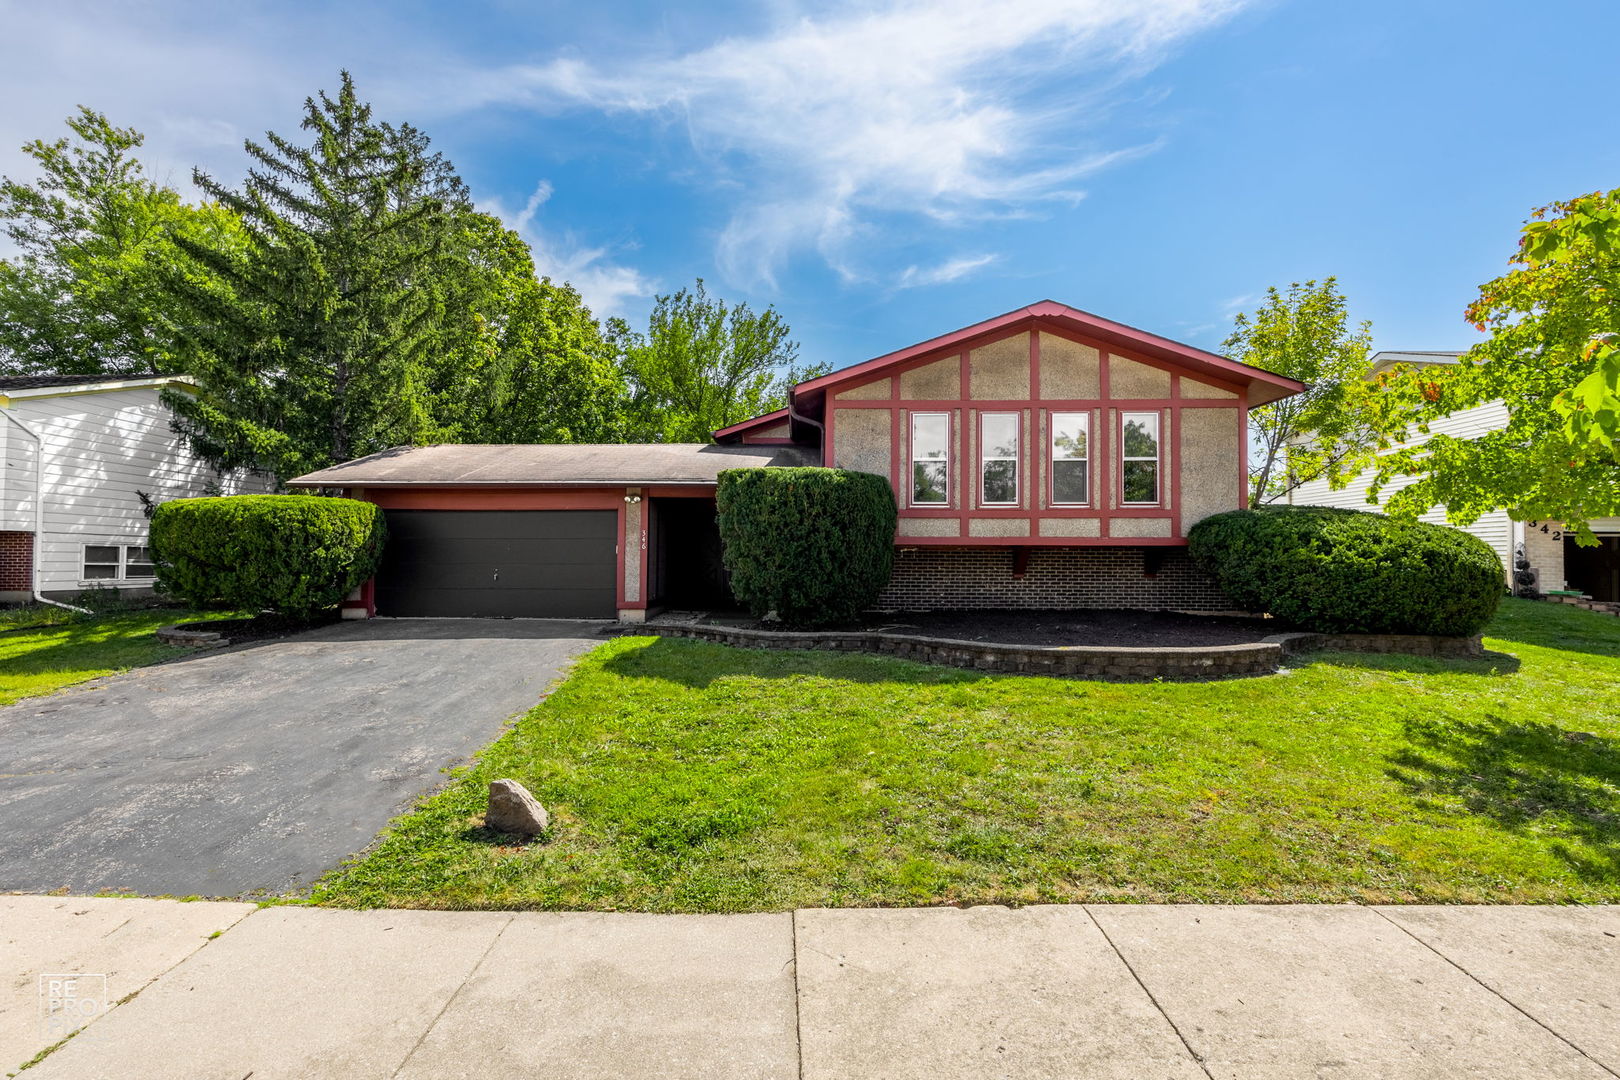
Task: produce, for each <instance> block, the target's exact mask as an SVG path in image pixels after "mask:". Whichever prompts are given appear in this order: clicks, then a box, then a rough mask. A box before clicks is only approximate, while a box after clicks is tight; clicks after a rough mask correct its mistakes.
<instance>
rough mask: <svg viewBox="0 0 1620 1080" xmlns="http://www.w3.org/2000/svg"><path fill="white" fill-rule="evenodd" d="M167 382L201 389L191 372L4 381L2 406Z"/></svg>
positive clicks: (0, 387)
mask: <svg viewBox="0 0 1620 1080" xmlns="http://www.w3.org/2000/svg"><path fill="white" fill-rule="evenodd" d="M166 386H181V387H185V388H187V389H189V390H196V389H197V382H196V380H195V379H193V378H192V377H191V376H189V375H141V376H138V377H135V378H125V377H112V378H109V377H107V376H102V375H86V376H85V377H84V378H82V379H79V380H78V381H76V382H59V383H55V384H54V385H46V386H19V387H15V388H10V389H8V388H6V387H5V385H4V383H3V382H0V407H3V406H6V405H9V404H11V402H13V401H21V400H28V399H31V398H46V397H69V396H72V395H75V394H110V393H113V392H114V391H118V390H146V389H158V390H161V389H163V388H164V387H166Z"/></svg>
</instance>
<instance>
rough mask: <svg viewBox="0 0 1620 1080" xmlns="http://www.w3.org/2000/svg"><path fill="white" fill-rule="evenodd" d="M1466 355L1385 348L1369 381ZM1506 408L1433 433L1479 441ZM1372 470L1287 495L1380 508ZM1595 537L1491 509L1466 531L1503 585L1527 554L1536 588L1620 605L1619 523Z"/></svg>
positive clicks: (1389, 490)
mask: <svg viewBox="0 0 1620 1080" xmlns="http://www.w3.org/2000/svg"><path fill="white" fill-rule="evenodd" d="M1460 355H1462V354H1461V353H1458V352H1399V351H1385V352H1379V353H1375V354H1374V355H1373V357H1372V364H1371V367H1370V368H1369V369H1368V376H1369V377H1372V376H1376V375H1379V374H1382V373H1384V372H1386V371H1389V370H1391V369H1392V368H1394V367H1396V366H1397V365H1401V366H1404V367H1419V368H1423V367H1437V366H1441V365H1446V364H1455V363H1456V362H1457V358H1458V357H1459V356H1460ZM1507 424H1508V407H1507V404H1506V403H1505V402H1502V401H1488V402H1486V403H1484V404H1483V405H1476V406H1474V407H1473V408H1469V409H1459V410H1457V411H1456V412H1454V413H1451V414H1450V415H1448V416H1444V417H1441V418H1440V419H1438V420H1436V421H1434V422H1432V423H1430V424H1429V431H1430V433H1431V434H1434V435H1449V436H1452V437H1453V438H1458V439H1469V438H1477V437H1479V436H1481V435H1484V434H1485V433H1487V432H1490V431H1500V430H1502V429H1503V428H1505V427H1507ZM1424 438H1426V436H1418V437H1416V438H1415V439H1414V440H1413V442H1412V443H1409V444H1401V445H1412V444H1418V445H1421V443H1422V441H1423V439H1424ZM1371 481H1372V472H1371V471H1370V470H1369V471H1366V472H1362V473H1361V474H1359V475H1358V476H1356V478H1355V479H1354V480H1352V481H1351V482H1350V483H1349V484H1348V485H1347V486H1346V487H1343V488H1341V489H1339V490H1337V491H1335V490H1333V488H1332V486H1331V485H1330V484H1329V483H1328V482H1327V481H1326V480H1312V481H1310V482H1308V483H1304V484H1301V485H1299V486H1298V487H1297V488H1295V489H1294V490H1293V491H1292V492H1290V493H1289V501H1290V502H1292V503H1294V504H1295V505H1297V506H1344V507H1349V508H1351V509H1356V510H1378V509H1379V506H1377V505H1373V504H1370V503H1368V502H1367V491H1368V488H1369V487H1370V485H1371ZM1416 482H1417V478H1416V477H1396V478H1395V479H1393V480H1391V481H1390V482H1389V483H1388V484H1386V485H1385V486H1384V489H1383V491H1382V492H1381V493H1380V495H1379V499H1380V502H1387V501H1388V499H1389V496H1391V495H1393V494H1395V492H1397V491H1399V490H1401V489H1402V488H1404V487H1407V486H1409V485H1411V484H1414V483H1416ZM1421 520H1423V521H1429V522H1433V523H1435V524H1437V525H1444V524H1446V523H1447V522H1446V512H1445V508H1444V507H1435V508H1434V509H1432V510H1430V511H1428V512H1427V513H1425V514H1424V515H1423V516H1422V518H1421ZM1591 526H1592V531H1593V532H1595V533H1597V534H1598V541H1599V543H1598V546H1597V547H1596V548H1586V547H1580V546H1578V545H1577V544H1576V543H1575V540H1574V538H1573V537H1569V536H1565V535H1564V529H1563V525H1562V524H1561V523H1560V522H1556V521H1516V520H1514V518H1513V515H1512V514H1511V513H1510V512H1509V511H1507V510H1493V511H1491V512H1490V513H1487V514H1484V515H1482V516H1481V517H1480V518H1479V520H1478V521H1475V522H1474V523H1473V524H1472V525H1468V526H1464V531H1465V532H1469V533H1472V534H1473V535H1475V536H1477V537H1479V538H1480V539H1481V540H1483V541H1485V542H1486V543H1487V544H1489V545H1490V546H1491V549H1492V550H1493V551H1495V552H1496V554H1497V557H1498V558H1499V559H1501V560H1502V572H1503V575H1504V581H1505V582H1506V583H1508V584H1509V585H1514V584H1516V583H1515V582H1514V581H1513V580H1512V579H1513V571H1514V565H1515V561H1516V560H1517V558H1518V557H1519V556H1520V555H1521V554H1522V556H1523V559H1524V561H1525V562H1526V563H1528V564H1529V568H1530V572H1531V573H1532V574H1533V575H1534V580H1533V582H1532V587H1534V588H1535V589H1537V590H1540V591H1545V590H1548V589H1564V588H1569V589H1575V590H1579V591H1581V592H1585V593H1588V594H1590V595H1592V596H1593V597H1594V598H1595V599H1598V600H1605V601H1620V518H1599V519H1597V520H1595V521H1593V522H1592V523H1591Z"/></svg>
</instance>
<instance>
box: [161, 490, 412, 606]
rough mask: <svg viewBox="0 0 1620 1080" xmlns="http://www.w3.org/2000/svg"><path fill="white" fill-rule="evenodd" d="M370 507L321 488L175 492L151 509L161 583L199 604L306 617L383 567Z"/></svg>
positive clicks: (379, 529)
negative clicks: (217, 494) (178, 495)
mask: <svg viewBox="0 0 1620 1080" xmlns="http://www.w3.org/2000/svg"><path fill="white" fill-rule="evenodd" d="M386 528H387V527H386V525H385V524H384V522H383V514H382V511H381V510H380V509H378V508H377V507H376V506H375V505H374V504H372V503H368V502H359V501H358V500H355V499H330V498H325V497H323V496H320V495H228V496H225V497H223V498H211V499H175V500H173V501H170V502H166V503H160V504H159V505H158V508H157V510H156V511H155V512H154V513H153V515H152V540H151V544H152V554H153V557H154V561H155V562H156V563H157V578H158V580H157V584H158V588H159V589H161V590H162V591H164V592H167V593H169V594H171V595H173V596H177V597H179V598H181V599H183V600H185V601H187V602H188V603H191V604H195V605H197V606H199V607H228V608H245V609H248V610H251V611H262V610H267V609H268V610H271V611H279V612H282V613H283V614H286V615H294V616H298V617H309V616H312V615H315V614H317V613H319V612H321V611H324V610H326V609H328V608H332V607H336V606H337V605H338V604H339V603H340V602H341V601H342V600H343V598H344V597H345V596H347V595H348V594H349V592H350V591H351V590H353V589H354V587H355V586H357V585H359V584H361V583H362V582H364V581H365V580H366V579H367V578H369V577H370V576H371V575H372V574H373V573H374V572H375V571H376V569H377V560H378V559H379V557H380V556H381V555H382V549H383V541H384V539H385V538H386V535H387V533H386Z"/></svg>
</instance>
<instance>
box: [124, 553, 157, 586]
mask: <svg viewBox="0 0 1620 1080" xmlns="http://www.w3.org/2000/svg"><path fill="white" fill-rule="evenodd" d="M155 572H156V571H155V570H154V569H153V568H152V553H151V551H149V550H148V549H146V548H145V547H127V548H125V549H124V576H125V577H127V578H145V577H151V576H152V575H153V574H154V573H155Z"/></svg>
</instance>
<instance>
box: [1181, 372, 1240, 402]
mask: <svg viewBox="0 0 1620 1080" xmlns="http://www.w3.org/2000/svg"><path fill="white" fill-rule="evenodd" d="M1181 396H1182V397H1184V398H1199V399H1202V400H1215V401H1236V400H1237V398H1238V396H1237V394H1236V393H1234V392H1233V391H1231V390H1226V389H1223V388H1221V387H1219V386H1211V385H1210V384H1209V383H1206V382H1199V381H1198V380H1197V379H1194V378H1190V377H1189V376H1186V375H1183V376H1182V377H1181Z"/></svg>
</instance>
